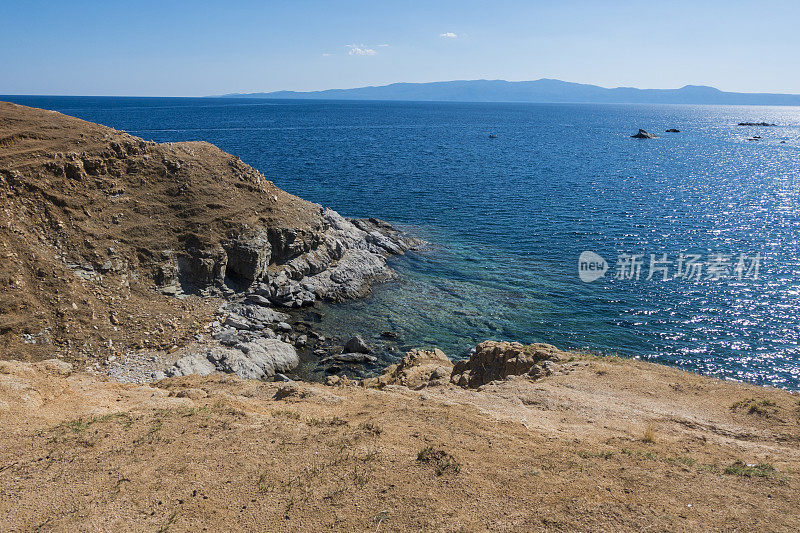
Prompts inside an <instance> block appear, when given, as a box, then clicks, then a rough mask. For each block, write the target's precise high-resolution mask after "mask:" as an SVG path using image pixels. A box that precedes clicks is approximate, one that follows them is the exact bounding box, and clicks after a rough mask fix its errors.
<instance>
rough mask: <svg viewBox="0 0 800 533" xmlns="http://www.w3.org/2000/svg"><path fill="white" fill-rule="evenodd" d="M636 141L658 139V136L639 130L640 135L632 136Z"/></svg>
mask: <svg viewBox="0 0 800 533" xmlns="http://www.w3.org/2000/svg"><path fill="white" fill-rule="evenodd" d="M631 137H633V138H634V139H657V138H658V135H656V134H654V133H650V132H648V131H645V130H643V129H641V128H639V133H636V134H634V135H631Z"/></svg>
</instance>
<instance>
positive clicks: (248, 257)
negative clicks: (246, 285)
mask: <svg viewBox="0 0 800 533" xmlns="http://www.w3.org/2000/svg"><path fill="white" fill-rule="evenodd" d="M224 248H225V253H226V254H227V255H228V269H227V273H228V275H232V276H234V277H236V278H239V279H242V280H245V281H247V282H253V281H258V280H260V279H261V278H263V277H264V274H266V272H267V266H269V261H270V257H271V256H272V246H271V245H270V243H269V241H268V240H267V238H266V237H263V236H254V237H250V238H247V239H245V238H240V239H238V240H236V241H233V242H230V243H227V244H226V245H225V246H224Z"/></svg>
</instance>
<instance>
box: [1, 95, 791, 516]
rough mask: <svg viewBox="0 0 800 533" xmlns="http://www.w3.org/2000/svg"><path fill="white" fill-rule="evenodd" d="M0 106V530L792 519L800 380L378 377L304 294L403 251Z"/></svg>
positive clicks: (575, 374)
mask: <svg viewBox="0 0 800 533" xmlns="http://www.w3.org/2000/svg"><path fill="white" fill-rule="evenodd" d="M0 119H4V120H5V121H4V122H3V121H0V124H6V125H8V124H11V126H4V127H6V128H8V129H10V131H5V132H3V136H2V137H1V138H0V139H2V141H1V142H0V194H1V195H2V199H3V201H4V206H5V209H4V211H3V212H2V213H0V217H2V220H0V243H2V249H3V254H4V255H3V258H4V259H5V260H6V261H5V262H4V263H3V264H2V267H3V270H2V272H0V274H2V277H1V278H0V281H2V282H3V283H4V286H5V287H6V290H4V292H3V293H2V294H1V295H0V297H2V302H0V303H2V304H3V306H4V309H11V310H13V311H14V313H13V314H12V313H7V314H6V315H4V316H3V322H2V330H0V332H1V333H2V336H0V339H1V340H2V342H3V343H4V350H3V352H2V359H3V360H0V441H2V442H3V443H4V446H3V447H2V448H1V449H0V529H3V528H5V529H11V528H12V526H13V527H16V528H19V527H21V528H23V529H41V528H45V529H46V528H51V529H62V530H71V529H107V528H124V529H128V530H137V531H138V530H142V531H151V530H154V529H156V530H159V529H160V530H165V529H170V528H174V529H177V530H194V529H199V528H202V527H206V528H210V529H230V528H234V529H263V528H273V529H277V530H287V531H290V530H297V529H300V528H305V529H308V528H316V529H329V530H342V531H352V530H376V529H378V530H380V529H381V528H385V529H392V530H420V529H423V530H440V531H463V530H469V531H473V530H474V531H478V530H487V529H503V530H525V531H528V530H532V529H539V530H552V529H558V530H562V529H571V530H574V529H584V530H585V529H615V530H624V531H627V530H630V531H634V530H640V529H641V527H642V524H643V523H647V524H650V525H652V526H654V527H655V528H657V529H684V530H697V531H702V530H708V529H730V528H741V527H745V528H748V529H753V530H763V529H774V530H783V529H786V530H788V529H790V528H791V527H793V525H794V524H795V522H796V516H797V515H798V514H799V513H800V508H798V504H797V499H796V494H797V491H798V489H800V451H798V450H800V447H798V443H800V401H798V395H797V394H796V393H790V392H787V391H784V390H779V389H775V388H768V387H758V386H755V385H750V384H743V383H731V382H726V381H722V380H719V379H715V378H710V377H704V376H700V375H697V374H694V373H691V372H687V371H683V370H679V369H676V368H671V367H667V366H665V365H659V364H654V363H647V362H642V361H637V360H633V359H620V358H617V357H595V356H592V355H589V354H581V353H574V352H567V351H562V350H559V349H558V348H556V347H554V346H551V345H547V344H530V345H522V344H518V343H508V342H497V341H486V342H481V343H480V344H478V345H477V346H476V348H475V350H474V352H473V353H472V354H471V355H470V357H469V358H468V359H464V360H461V361H457V362H455V363H454V362H453V361H451V360H450V359H449V358H448V356H447V355H448V354H445V353H444V352H442V351H440V350H437V349H435V348H433V347H430V348H427V349H411V350H403V349H401V346H400V343H399V342H398V343H397V346H396V350H397V351H396V355H397V361H396V362H395V363H394V364H392V365H389V366H387V367H386V368H380V365H379V362H378V360H377V358H376V356H375V354H374V353H372V352H374V351H375V350H374V348H375V347H374V346H370V344H371V339H369V338H367V339H361V338H357V337H354V338H350V339H348V338H347V336H349V332H343V333H348V335H343V336H342V338H341V339H334V338H330V339H328V338H324V336H322V335H320V333H319V332H318V331H315V328H314V322H313V320H312V319H313V314H314V313H318V312H319V309H318V308H317V307H316V306H315V303H316V302H318V301H320V300H325V301H332V302H337V301H342V300H345V299H348V298H358V297H363V296H365V295H367V294H369V291H370V287H371V286H372V285H373V284H376V283H381V282H385V281H387V280H390V279H392V277H393V276H394V273H393V271H392V270H391V268H390V266H389V265H388V264H387V262H386V259H387V257H391V256H397V254H400V253H404V252H406V251H408V250H411V249H413V248H414V247H415V246H418V245H420V242H419V241H418V240H416V239H414V238H411V237H409V236H407V235H404V234H403V233H402V232H399V231H397V230H396V229H395V228H393V227H391V226H390V225H388V224H387V223H385V222H382V221H380V220H377V219H346V218H344V217H341V216H339V215H338V214H337V213H335V212H333V211H331V210H326V209H323V208H322V207H321V206H319V205H317V204H311V203H309V202H305V201H304V200H301V199H300V198H297V197H294V196H292V195H289V194H287V193H285V192H284V191H281V190H280V189H278V188H277V187H275V186H274V185H273V184H272V183H270V182H268V181H266V180H265V179H264V177H263V175H261V174H260V173H258V172H256V171H255V170H254V169H252V168H251V167H249V166H247V165H245V164H244V163H242V162H241V161H240V160H239V159H238V158H236V157H234V156H231V155H229V154H225V153H224V152H222V151H221V150H219V149H217V148H216V147H213V146H212V145H209V144H207V143H194V142H193V143H172V144H164V145H158V144H155V143H148V142H146V141H143V140H141V139H138V138H135V137H131V136H129V135H127V134H124V133H121V132H117V131H114V130H110V129H109V128H104V127H101V126H98V125H94V124H91V123H87V122H84V121H79V120H77V119H72V118H69V117H66V116H64V115H61V114H58V113H52V112H46V111H41V110H31V109H26V108H21V107H20V106H10V105H9V104H0ZM354 333H356V332H354ZM385 333H386V335H387V342H390V343H391V342H392V341H393V339H392V335H393V332H392V331H386V332H385ZM417 348H423V347H417ZM403 352H405V354H403ZM449 355H452V354H449ZM301 359H302V361H301ZM306 363H308V364H311V365H312V366H313V367H314V368H315V370H314V371H315V372H317V373H318V374H320V375H325V376H326V378H325V379H324V383H315V382H304V381H300V380H297V379H293V377H295V376H294V375H293V374H292V372H293V371H294V370H295V369H296V368H297V367H298V365H300V364H306ZM370 365H372V366H370ZM365 368H366V369H367V370H368V371H362V369H365ZM379 371H381V373H378V372H379ZM375 374H378V375H375ZM353 378H363V379H353ZM787 510H788V512H787Z"/></svg>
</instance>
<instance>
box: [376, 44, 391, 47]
mask: <svg viewBox="0 0 800 533" xmlns="http://www.w3.org/2000/svg"><path fill="white" fill-rule="evenodd" d="M378 46H379V47H380V48H385V47H387V46H389V45H388V44H379V45H378Z"/></svg>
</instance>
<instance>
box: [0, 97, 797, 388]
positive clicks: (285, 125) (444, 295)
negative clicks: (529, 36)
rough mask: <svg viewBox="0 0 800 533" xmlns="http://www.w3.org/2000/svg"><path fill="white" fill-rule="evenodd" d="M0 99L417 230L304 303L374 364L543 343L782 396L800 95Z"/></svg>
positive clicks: (789, 342) (789, 343)
mask: <svg viewBox="0 0 800 533" xmlns="http://www.w3.org/2000/svg"><path fill="white" fill-rule="evenodd" d="M0 100H10V101H14V102H17V103H20V104H24V105H30V106H36V107H43V108H47V109H53V110H56V111H60V112H63V113H66V114H69V115H73V116H77V117H80V118H82V119H86V120H89V121H92V122H99V123H101V124H104V125H107V126H110V127H113V128H117V129H120V130H125V131H127V132H129V133H131V134H133V135H136V136H139V137H143V138H145V139H148V140H154V141H158V142H165V141H189V140H204V141H208V142H211V143H214V144H216V145H218V146H219V147H220V148H222V149H223V150H225V151H227V152H230V153H232V154H235V155H237V156H239V157H241V158H242V160H244V161H245V162H246V163H249V164H250V165H252V166H254V167H255V168H257V169H259V170H260V171H262V172H263V173H264V174H265V175H266V176H267V178H268V179H270V180H272V181H274V182H275V183H276V184H277V185H278V186H279V187H281V188H283V189H285V190H287V191H289V192H291V193H293V194H296V195H298V196H300V197H303V198H305V199H307V200H310V201H313V202H317V203H320V204H322V205H324V206H327V207H331V208H333V209H335V210H336V211H338V212H339V213H341V214H342V215H345V216H353V217H378V218H381V219H385V220H387V221H390V222H392V223H394V224H397V225H399V226H401V227H403V228H404V229H405V230H407V231H409V232H411V233H413V234H414V235H416V236H418V237H419V238H421V239H424V240H425V241H426V243H427V244H426V245H425V246H423V247H422V248H421V249H420V250H419V251H416V252H412V253H408V254H406V255H404V256H401V257H397V258H393V259H391V260H390V264H391V265H392V266H393V267H394V269H395V270H396V271H397V273H398V275H399V276H398V279H397V280H396V281H393V282H390V283H387V284H385V285H382V286H380V287H377V288H376V289H375V290H374V293H373V295H372V296H371V297H369V298H366V299H363V300H358V301H352V302H347V303H344V304H338V305H325V306H323V307H322V308H321V309H320V311H319V313H318V316H319V320H320V323H319V325H318V326H319V329H321V330H322V331H323V332H329V334H330V335H332V336H336V335H338V336H340V337H346V336H348V335H351V334H360V335H362V336H363V337H364V338H366V339H367V340H368V342H371V343H373V344H374V345H376V346H377V348H378V349H379V350H383V352H384V353H383V356H382V357H383V360H385V361H391V360H392V359H393V358H397V357H398V356H399V355H400V354H402V351H403V350H406V349H409V348H412V347H433V346H436V347H439V348H441V349H442V350H444V352H445V353H447V354H448V355H449V356H450V357H452V358H454V359H458V358H462V357H465V356H468V354H469V351H470V349H471V348H473V347H474V346H475V345H476V344H477V343H478V342H480V341H482V340H486V339H497V340H510V341H519V342H523V343H529V342H546V343H550V344H555V345H557V346H559V347H561V348H564V349H574V350H581V351H586V352H591V353H596V354H600V355H617V356H625V357H637V358H641V359H644V360H651V361H654V362H658V363H663V364H667V365H674V366H678V367H681V368H684V369H687V370H691V371H695V372H699V373H702V374H706V375H711V376H717V377H720V378H724V379H732V380H740V381H748V382H752V383H756V384H764V385H771V386H776V387H782V388H786V389H791V390H798V389H800V347H798V341H799V340H800V251H799V250H798V244H799V240H800V180H799V179H798V175H799V174H800V108H797V107H753V106H690V105H644V104H619V105H617V104H528V103H525V104H523V103H519V104H516V103H436V102H358V101H308V100H302V101H301V100H261V99H234V98H122V97H50V96H40V97H34V96H24V97H23V96H16V97H14V96H0ZM740 122H768V123H774V124H776V126H769V127H763V126H739V125H737V124H738V123H740ZM639 128H644V129H645V130H647V131H649V132H652V133H655V134H656V135H658V137H657V138H655V139H635V138H631V135H632V134H634V133H636V132H637V131H638V129H639ZM673 128H674V129H678V130H680V132H677V133H667V132H666V130H667V129H673ZM387 331H391V332H395V333H396V334H397V335H398V336H399V338H398V339H397V340H392V341H391V342H392V343H395V344H396V345H397V346H396V347H391V346H389V344H390V343H389V341H386V342H385V339H383V338H382V337H381V336H380V334H381V333H382V332H387ZM390 350H392V351H390Z"/></svg>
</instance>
